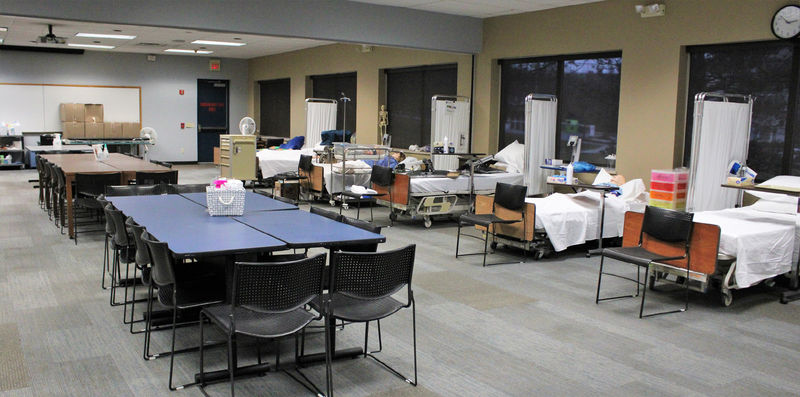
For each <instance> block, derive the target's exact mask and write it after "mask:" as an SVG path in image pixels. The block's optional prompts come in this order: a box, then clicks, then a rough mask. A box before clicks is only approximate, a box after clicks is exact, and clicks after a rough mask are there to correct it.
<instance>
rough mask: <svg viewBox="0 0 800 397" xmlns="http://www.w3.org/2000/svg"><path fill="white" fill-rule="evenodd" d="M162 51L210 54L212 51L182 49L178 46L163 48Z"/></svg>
mask: <svg viewBox="0 0 800 397" xmlns="http://www.w3.org/2000/svg"><path fill="white" fill-rule="evenodd" d="M164 52H179V53H181V54H211V53H213V52H214V51H209V50H182V49H179V48H169V49H166V50H164Z"/></svg>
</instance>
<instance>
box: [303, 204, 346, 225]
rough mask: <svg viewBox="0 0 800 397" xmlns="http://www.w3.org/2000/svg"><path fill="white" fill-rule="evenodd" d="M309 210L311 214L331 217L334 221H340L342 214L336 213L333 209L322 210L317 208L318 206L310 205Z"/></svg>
mask: <svg viewBox="0 0 800 397" xmlns="http://www.w3.org/2000/svg"><path fill="white" fill-rule="evenodd" d="M309 212H311V213H312V214H317V215H320V216H324V217H326V218H328V219H333V220H335V221H336V222H340V221H341V220H342V215H339V214H337V213H335V212H333V211H328V210H324V209H322V208H319V207H311V208H310V209H309Z"/></svg>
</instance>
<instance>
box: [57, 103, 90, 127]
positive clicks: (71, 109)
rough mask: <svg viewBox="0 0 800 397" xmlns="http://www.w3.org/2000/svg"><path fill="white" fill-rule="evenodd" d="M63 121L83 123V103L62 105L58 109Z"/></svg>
mask: <svg viewBox="0 0 800 397" xmlns="http://www.w3.org/2000/svg"><path fill="white" fill-rule="evenodd" d="M58 110H59V113H60V114H61V121H73V122H81V123H82V122H83V121H84V119H85V113H84V112H85V108H84V106H83V104H82V103H62V104H61V105H59V107H58Z"/></svg>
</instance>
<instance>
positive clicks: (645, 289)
mask: <svg viewBox="0 0 800 397" xmlns="http://www.w3.org/2000/svg"><path fill="white" fill-rule="evenodd" d="M648 277H650V265H649V264H648V265H647V268H646V270H645V272H644V279H645V280H647V279H648ZM636 281H637V282H638V281H639V280H638V271H637V280H636ZM636 289H637V290H638V289H639V287H638V286H637V287H636ZM645 295H647V287H645V288H642V304H641V305H639V318H642V313H644V297H645Z"/></svg>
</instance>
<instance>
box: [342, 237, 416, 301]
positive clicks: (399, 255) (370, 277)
mask: <svg viewBox="0 0 800 397" xmlns="http://www.w3.org/2000/svg"><path fill="white" fill-rule="evenodd" d="M415 250H416V245H415V244H411V245H408V246H406V247H403V248H398V249H396V250H391V251H384V252H378V253H361V252H335V253H333V257H332V258H331V280H332V281H331V285H330V287H329V291H330V292H331V293H343V294H346V295H348V296H353V297H356V298H362V299H376V298H383V297H386V296H390V295H392V294H394V293H395V292H397V291H399V290H400V289H402V288H403V287H404V286H408V289H409V293H410V291H411V276H412V273H413V272H414V253H415Z"/></svg>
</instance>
